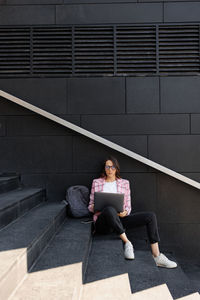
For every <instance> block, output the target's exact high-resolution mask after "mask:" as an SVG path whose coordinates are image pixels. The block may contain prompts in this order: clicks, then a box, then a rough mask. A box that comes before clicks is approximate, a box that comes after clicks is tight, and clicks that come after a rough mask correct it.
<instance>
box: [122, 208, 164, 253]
mask: <svg viewBox="0 0 200 300" xmlns="http://www.w3.org/2000/svg"><path fill="white" fill-rule="evenodd" d="M121 221H122V224H123V226H124V227H125V228H127V229H131V228H136V227H140V226H146V228H147V234H148V238H149V241H150V244H151V245H152V244H157V245H154V246H153V251H154V252H155V253H157V250H158V242H159V241H160V237H159V233H158V226H157V219H156V215H155V214H154V213H153V212H138V213H134V214H132V215H129V216H127V217H125V218H122V219H121Z"/></svg>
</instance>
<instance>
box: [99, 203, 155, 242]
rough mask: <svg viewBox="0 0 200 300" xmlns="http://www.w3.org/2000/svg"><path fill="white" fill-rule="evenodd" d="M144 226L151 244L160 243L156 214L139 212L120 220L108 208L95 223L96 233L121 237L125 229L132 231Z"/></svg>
mask: <svg viewBox="0 0 200 300" xmlns="http://www.w3.org/2000/svg"><path fill="white" fill-rule="evenodd" d="M144 225H145V226H146V228H147V234H148V238H149V241H150V243H151V244H154V243H157V242H159V241H160V238H159V234H158V226H157V219H156V215H155V214H154V213H152V212H138V213H134V214H131V215H129V216H127V217H124V218H120V217H119V216H118V215H117V212H116V210H115V209H114V208H113V207H111V206H107V207H105V208H104V209H103V211H102V213H101V214H100V215H99V216H98V219H97V221H96V223H95V231H96V232H97V233H102V234H105V233H109V232H116V233H117V234H119V235H120V234H122V233H124V232H125V229H131V228H135V227H139V226H144Z"/></svg>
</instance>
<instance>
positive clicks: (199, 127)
mask: <svg viewBox="0 0 200 300" xmlns="http://www.w3.org/2000/svg"><path fill="white" fill-rule="evenodd" d="M191 134H200V115H199V114H193V115H191Z"/></svg>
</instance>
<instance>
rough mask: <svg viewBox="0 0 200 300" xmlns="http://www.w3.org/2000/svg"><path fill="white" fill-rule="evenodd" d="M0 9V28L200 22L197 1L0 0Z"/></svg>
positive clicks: (199, 10)
mask: <svg viewBox="0 0 200 300" xmlns="http://www.w3.org/2000/svg"><path fill="white" fill-rule="evenodd" d="M0 5H1V9H0V25H30V24H31V25H39V24H48V25H50V24H98V23H118V24H119V23H152V22H153V23H157V22H164V23H167V22H175V23H176V22H199V21H200V5H199V3H198V1H175V0H171V1H170V0H168V1H166V0H155V1H153V0H152V1H151V0H139V1H136V0H132V1H128V0H127V1H123V0H115V1H113V0H76V1H72V0H64V1H62V0H52V1H51V0H41V1H39V0H38V1H33V0H21V1H20V0H1V1H0ZM188 12H189V13H188Z"/></svg>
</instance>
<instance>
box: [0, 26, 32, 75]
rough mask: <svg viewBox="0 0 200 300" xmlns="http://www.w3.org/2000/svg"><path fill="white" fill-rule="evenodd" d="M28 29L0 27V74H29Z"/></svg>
mask: <svg viewBox="0 0 200 300" xmlns="http://www.w3.org/2000/svg"><path fill="white" fill-rule="evenodd" d="M29 72H30V29H29V28H0V74H3V75H13V74H29Z"/></svg>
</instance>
